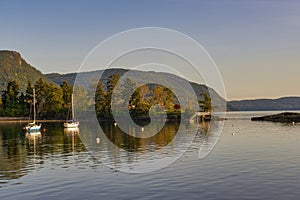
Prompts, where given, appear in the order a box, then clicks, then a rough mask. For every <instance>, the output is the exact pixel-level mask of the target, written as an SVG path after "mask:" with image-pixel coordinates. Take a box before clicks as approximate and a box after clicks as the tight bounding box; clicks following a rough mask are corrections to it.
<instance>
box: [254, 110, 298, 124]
mask: <svg viewBox="0 0 300 200" xmlns="http://www.w3.org/2000/svg"><path fill="white" fill-rule="evenodd" d="M251 121H270V122H283V123H293V122H294V123H296V122H300V113H294V112H284V113H279V114H276V115H266V116H262V117H252V118H251Z"/></svg>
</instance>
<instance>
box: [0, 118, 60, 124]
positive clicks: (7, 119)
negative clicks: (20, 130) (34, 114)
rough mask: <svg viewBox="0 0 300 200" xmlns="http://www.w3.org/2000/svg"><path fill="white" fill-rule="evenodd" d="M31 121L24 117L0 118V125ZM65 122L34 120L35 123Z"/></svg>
mask: <svg viewBox="0 0 300 200" xmlns="http://www.w3.org/2000/svg"><path fill="white" fill-rule="evenodd" d="M31 121H32V119H28V118H26V117H0V123H7V122H19V123H28V122H31ZM65 121H66V120H61V119H41V120H36V122H43V123H44V122H65Z"/></svg>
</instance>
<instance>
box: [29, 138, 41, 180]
mask: <svg viewBox="0 0 300 200" xmlns="http://www.w3.org/2000/svg"><path fill="white" fill-rule="evenodd" d="M26 138H27V139H28V143H27V144H28V151H29V152H32V149H31V148H33V166H34V167H33V170H34V174H35V172H36V162H37V161H36V160H37V155H36V154H37V145H39V144H41V143H42V140H41V138H42V134H41V132H33V133H26Z"/></svg>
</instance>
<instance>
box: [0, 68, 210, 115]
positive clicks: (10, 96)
mask: <svg viewBox="0 0 300 200" xmlns="http://www.w3.org/2000/svg"><path fill="white" fill-rule="evenodd" d="M119 79H120V75H117V74H113V75H111V76H109V78H108V80H107V82H106V83H105V84H102V82H101V81H94V82H93V83H91V85H90V88H89V89H86V88H85V87H83V86H80V85H76V86H75V88H74V87H73V85H71V84H68V83H67V82H66V81H64V82H63V83H62V84H61V85H59V86H58V85H55V84H53V83H47V82H45V81H43V80H42V79H39V80H38V81H36V82H35V83H34V84H32V83H31V82H30V81H29V82H28V84H27V89H26V91H25V92H20V87H19V85H18V83H17V82H16V81H10V82H9V83H8V84H7V87H6V89H5V90H4V91H2V95H1V101H0V116H2V117H24V116H30V115H32V105H33V88H35V91H36V92H35V93H36V108H37V117H38V118H41V119H66V118H68V117H69V116H70V110H71V95H72V93H73V92H74V93H76V95H75V96H76V99H75V105H76V108H79V109H81V110H87V111H88V110H93V109H94V110H95V111H96V114H97V116H98V118H100V119H112V118H113V116H112V108H111V104H112V98H113V92H114V94H117V95H115V96H114V97H115V98H114V103H115V105H116V106H117V111H118V112H119V113H120V114H122V113H123V112H125V111H126V110H127V111H128V110H129V112H130V115H131V116H132V117H133V118H141V117H147V116H148V115H149V109H150V108H151V109H154V112H157V113H159V112H162V111H163V112H165V111H166V112H167V113H168V114H169V116H172V117H173V118H178V117H180V115H181V114H182V113H184V114H189V115H191V114H192V113H188V112H189V109H188V107H187V108H186V109H185V110H182V108H181V106H180V104H179V102H178V99H177V97H176V96H175V95H174V93H173V91H172V88H167V87H164V86H162V85H158V84H145V85H142V86H139V87H136V86H137V84H136V83H135V82H134V81H132V80H131V79H129V78H127V79H125V80H124V81H123V83H122V84H121V87H119V88H118V91H115V89H116V88H115V86H116V84H117V82H118V81H119ZM132 88H136V89H135V90H134V92H133V93H132V94H128V93H129V92H130V91H132ZM128 95H129V96H130V99H129V102H125V101H124V98H125V97H126V96H128ZM202 96H203V98H202V99H200V100H199V102H198V103H199V110H202V111H211V110H212V107H211V99H210V97H209V95H207V94H202ZM124 105H127V106H128V107H124Z"/></svg>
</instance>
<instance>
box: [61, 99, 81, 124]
mask: <svg viewBox="0 0 300 200" xmlns="http://www.w3.org/2000/svg"><path fill="white" fill-rule="evenodd" d="M71 117H72V119H71V120H68V121H66V122H65V123H64V127H65V128H76V127H78V126H79V121H77V120H75V113H74V98H73V94H72V116H71Z"/></svg>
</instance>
